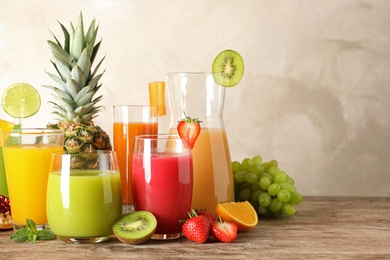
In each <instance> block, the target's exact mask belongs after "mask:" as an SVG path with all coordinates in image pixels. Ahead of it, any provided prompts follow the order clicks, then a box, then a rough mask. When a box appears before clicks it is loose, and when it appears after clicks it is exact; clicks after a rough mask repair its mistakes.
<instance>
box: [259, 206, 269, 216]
mask: <svg viewBox="0 0 390 260" xmlns="http://www.w3.org/2000/svg"><path fill="white" fill-rule="evenodd" d="M257 212H258V213H259V214H260V215H263V216H265V215H267V212H268V207H262V206H261V205H260V206H259V207H258V208H257Z"/></svg>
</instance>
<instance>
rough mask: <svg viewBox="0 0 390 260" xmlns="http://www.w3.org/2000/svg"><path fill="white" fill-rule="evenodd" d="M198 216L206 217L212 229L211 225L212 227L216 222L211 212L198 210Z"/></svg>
mask: <svg viewBox="0 0 390 260" xmlns="http://www.w3.org/2000/svg"><path fill="white" fill-rule="evenodd" d="M196 214H197V215H198V216H204V217H206V218H207V220H208V221H209V223H210V227H211V225H212V224H213V223H214V221H215V218H214V216H213V215H212V214H211V213H210V212H208V211H206V210H205V209H202V210H196Z"/></svg>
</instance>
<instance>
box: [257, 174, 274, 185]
mask: <svg viewBox="0 0 390 260" xmlns="http://www.w3.org/2000/svg"><path fill="white" fill-rule="evenodd" d="M263 177H267V178H268V179H269V181H270V182H271V183H273V182H274V177H272V175H271V174H269V173H267V172H263V173H262V174H260V179H261V178H263Z"/></svg>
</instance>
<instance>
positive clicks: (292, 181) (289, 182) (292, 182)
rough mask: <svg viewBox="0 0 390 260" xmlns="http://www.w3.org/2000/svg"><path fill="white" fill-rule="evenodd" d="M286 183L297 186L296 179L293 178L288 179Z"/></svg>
mask: <svg viewBox="0 0 390 260" xmlns="http://www.w3.org/2000/svg"><path fill="white" fill-rule="evenodd" d="M286 182H287V183H288V184H291V185H294V184H295V181H294V179H293V178H291V177H288V178H287V180H286Z"/></svg>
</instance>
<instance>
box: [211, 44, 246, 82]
mask: <svg viewBox="0 0 390 260" xmlns="http://www.w3.org/2000/svg"><path fill="white" fill-rule="evenodd" d="M244 69H245V68H244V60H243V59H242V57H241V55H240V54H239V53H238V52H236V51H233V50H224V51H222V52H220V53H219V54H218V55H217V57H215V59H214V62H213V68H212V72H213V76H214V81H215V82H216V83H217V84H219V85H221V86H223V87H233V86H235V85H237V84H238V82H240V80H241V78H242V76H243V75H244Z"/></svg>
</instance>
